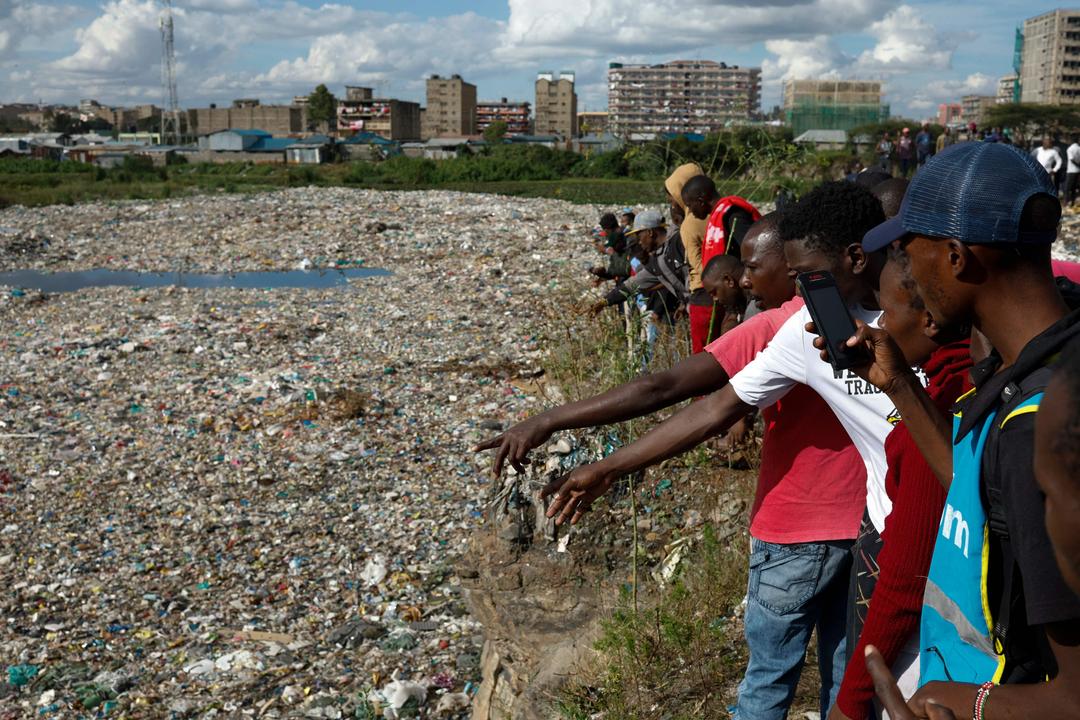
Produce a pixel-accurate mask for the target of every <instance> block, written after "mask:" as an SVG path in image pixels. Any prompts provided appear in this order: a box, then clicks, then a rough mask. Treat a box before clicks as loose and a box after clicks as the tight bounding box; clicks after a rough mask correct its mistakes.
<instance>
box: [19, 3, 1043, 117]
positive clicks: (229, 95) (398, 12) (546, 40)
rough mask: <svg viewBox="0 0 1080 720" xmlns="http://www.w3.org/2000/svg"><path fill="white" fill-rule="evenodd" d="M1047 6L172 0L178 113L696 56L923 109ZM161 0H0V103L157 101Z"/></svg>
mask: <svg viewBox="0 0 1080 720" xmlns="http://www.w3.org/2000/svg"><path fill="white" fill-rule="evenodd" d="M1054 7H1055V6H1052V5H1046V6H1041V5H1039V4H1038V3H1032V2H1021V1H1020V0H983V2H980V3H979V4H977V5H976V4H971V3H957V2H955V0H943V1H940V2H938V1H935V0H931V1H927V2H916V1H914V0H911V1H909V2H904V0H647V1H646V0H502V1H499V0H477V1H475V2H463V1H462V0H418V1H416V2H408V1H407V0H364V1H361V0H337V1H335V2H323V1H322V0H174V11H173V12H174V17H175V28H176V31H175V32H176V57H177V63H178V82H177V86H178V92H179V98H180V104H181V106H182V107H200V106H206V105H207V104H209V103H211V102H215V103H218V104H219V105H221V104H228V103H229V102H230V101H231V100H232V99H234V98H239V97H257V98H260V99H261V100H262V102H263V103H271V102H279V101H286V102H287V101H289V100H290V99H291V98H292V97H293V96H294V95H298V94H308V93H309V92H311V90H312V89H313V88H314V86H315V85H317V84H319V83H325V84H326V85H327V86H328V87H329V88H330V90H331V92H334V93H335V94H338V95H343V94H344V86H345V84H346V83H347V84H350V85H367V86H372V87H374V88H375V90H376V94H377V95H385V96H391V97H398V98H402V99H407V100H417V101H420V102H421V103H422V102H423V100H424V79H425V78H426V77H427V76H429V75H431V74H433V73H437V74H452V73H458V74H460V75H462V76H463V77H464V78H465V79H466V80H467V81H469V82H471V83H473V84H475V85H477V88H478V94H479V96H480V98H481V99H489V98H491V99H498V98H501V97H507V98H510V99H517V100H528V101H530V102H532V100H533V82H534V81H535V78H536V73H537V72H541V71H545V70H553V71H563V70H569V71H573V72H575V73H576V75H577V86H578V88H577V89H578V95H579V108H581V109H589V110H602V109H605V108H606V107H607V81H606V72H607V67H608V63H609V62H647V63H657V62H664V61H667V60H674V59H706V60H715V61H718V62H720V61H722V62H726V63H728V64H736V65H743V66H755V67H761V68H762V77H763V92H762V109H763V110H765V111H768V110H769V109H770V108H771V107H772V106H773V105H776V104H779V102H780V93H781V87H782V83H783V80H784V79H787V78H796V77H797V78H816V77H835V78H860V79H875V80H882V81H884V83H885V89H886V102H888V103H889V104H890V105H891V107H892V112H893V114H894V115H903V116H906V117H912V118H916V119H922V118H925V117H930V116H932V115H934V114H935V113H936V108H937V105H938V104H939V103H941V102H946V101H958V100H959V98H960V96H961V95H964V94H968V93H980V94H994V92H995V91H996V83H997V79H998V78H999V77H1000V76H1002V75H1005V74H1008V73H1009V72H1011V66H1012V55H1013V42H1014V33H1015V30H1016V27H1017V25H1018V24H1020V23H1022V22H1023V20H1024V19H1025V18H1028V17H1032V16H1034V15H1037V14H1040V13H1042V12H1045V11H1048V10H1052V9H1053V8H1054ZM160 8H161V2H160V0H107V1H106V2H101V1H100V0H96V1H95V0H50V1H38V0H0V103H4V102H38V101H43V102H46V103H68V104H74V103H76V102H78V101H79V100H80V99H83V98H93V99H96V100H98V101H100V102H101V103H102V104H106V105H133V104H136V103H142V102H152V103H156V104H159V105H160V104H161V101H162V100H161V99H162V90H161V74H160V73H161V69H160V68H161V38H160V34H159V30H158V23H159V16H160Z"/></svg>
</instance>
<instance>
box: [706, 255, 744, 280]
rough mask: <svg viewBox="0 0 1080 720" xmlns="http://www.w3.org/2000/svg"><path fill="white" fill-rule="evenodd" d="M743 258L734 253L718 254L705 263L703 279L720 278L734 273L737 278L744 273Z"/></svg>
mask: <svg viewBox="0 0 1080 720" xmlns="http://www.w3.org/2000/svg"><path fill="white" fill-rule="evenodd" d="M742 271H743V264H742V260H740V259H739V258H737V257H735V256H734V255H717V256H716V257H714V258H713V259H711V260H709V262H708V263H707V264H706V265H705V269H704V270H702V271H701V279H702V280H704V279H705V278H709V279H710V280H714V279H715V280H719V279H720V278H722V277H723V276H724V275H733V276H735V278H736V279H738V276H740V275H742Z"/></svg>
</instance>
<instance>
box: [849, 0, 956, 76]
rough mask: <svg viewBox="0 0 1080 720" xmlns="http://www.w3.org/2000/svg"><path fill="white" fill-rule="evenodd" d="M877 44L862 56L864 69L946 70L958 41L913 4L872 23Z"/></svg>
mask: <svg viewBox="0 0 1080 720" xmlns="http://www.w3.org/2000/svg"><path fill="white" fill-rule="evenodd" d="M869 32H870V34H871V35H873V36H874V37H875V38H877V43H876V44H875V45H874V47H873V48H872V49H870V50H867V51H866V52H864V53H863V54H862V55H860V56H859V61H858V65H859V68H860V69H861V70H864V71H874V70H877V71H885V72H897V71H902V70H912V69H917V70H927V69H934V70H946V69H948V68H949V67H950V66H951V64H952V56H953V51H954V50H955V49H956V44H955V41H953V40H950V39H948V38H946V37H945V36H943V35H941V34H940V33H938V32H937V30H936V29H935V28H934V27H933V26H932V25H931V24H930V23H928V22H926V20H924V19H923V18H922V17H921V16H920V14H919V12H918V11H917V10H916V9H915V8H913V7H912V6H910V5H901V6H899V7H898V8H896V9H895V10H893V11H891V12H890V13H889V14H888V15H886V16H885V17H884V18H882V19H881V20H878V21H877V22H874V23H872V24H871V25H870V28H869Z"/></svg>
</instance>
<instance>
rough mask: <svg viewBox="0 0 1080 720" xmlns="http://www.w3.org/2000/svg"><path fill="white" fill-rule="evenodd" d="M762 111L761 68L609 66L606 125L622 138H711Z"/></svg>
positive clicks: (689, 63)
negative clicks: (673, 135) (671, 135)
mask: <svg viewBox="0 0 1080 720" xmlns="http://www.w3.org/2000/svg"><path fill="white" fill-rule="evenodd" d="M760 107H761V68H746V67H738V66H736V65H727V64H725V63H717V62H712V61H711V60H673V61H672V62H666V63H661V64H659V65H627V64H623V63H611V64H610V65H609V66H608V124H609V127H610V130H611V132H613V133H614V134H616V135H619V136H623V137H627V136H631V135H642V136H651V135H657V134H664V133H702V134H706V133H710V132H715V131H716V130H719V129H720V128H723V127H726V126H728V125H731V124H738V123H744V122H746V121H747V120H750V119H751V118H753V117H754V116H756V115H757V114H758V112H759V110H760Z"/></svg>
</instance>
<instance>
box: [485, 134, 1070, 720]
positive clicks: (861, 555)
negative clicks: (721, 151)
mask: <svg viewBox="0 0 1080 720" xmlns="http://www.w3.org/2000/svg"><path fill="white" fill-rule="evenodd" d="M993 132H995V131H992V133H993ZM909 136H910V133H909V132H904V133H902V135H901V139H900V141H901V143H903V144H902V145H901V146H900V147H898V148H896V149H895V150H894V149H893V148H890V149H889V150H888V152H887V153H886V152H884V150H883V151H882V153H881V155H880V157H879V159H881V160H882V162H881V164H880V165H879V167H876V168H869V169H861V170H860V169H857V168H853V169H852V170H853V171H852V173H851V174H850V175H849V176H848V178H847V179H846V180H842V181H835V182H826V183H824V184H821V185H819V186H818V187H815V188H814V189H813V190H811V191H809V192H807V193H806V194H805V195H804V196H803V197H801V198H799V199H797V200H796V199H791V198H786V197H785V201H786V202H785V203H783V207H781V208H779V209H778V210H776V211H774V212H771V213H768V214H766V215H762V214H761V213H760V212H759V211H758V209H757V208H755V207H754V205H753V204H751V203H750V202H748V201H747V200H745V199H743V198H741V197H736V196H725V195H723V194H722V193H720V192H719V191H718V189H717V186H716V184H715V183H714V182H713V181H712V180H711V179H710V178H709V177H707V176H706V174H705V173H704V172H703V171H702V169H701V168H700V167H698V166H696V165H692V164H691V165H684V166H682V167H679V168H678V169H676V170H675V172H674V173H672V175H671V176H670V177H669V178H668V179H667V181H666V182H665V184H664V190H665V191H666V194H667V201H668V202H667V207H666V208H665V210H666V213H661V212H659V211H658V210H656V209H646V210H642V211H640V212H636V213H635V212H633V210H632V209H629V208H627V209H625V210H623V211H622V212H621V213H610V214H605V215H604V216H603V217H601V218H600V225H599V227H598V228H597V229H596V231H595V233H594V234H593V240H594V242H595V245H596V247H597V249H598V251H600V252H601V253H603V255H604V257H605V258H606V262H605V263H604V264H603V265H602V266H598V267H595V268H593V269H592V271H591V272H592V275H593V277H594V278H595V281H596V282H597V283H598V284H604V283H609V286H608V287H607V288H606V296H605V297H604V299H603V300H602V301H598V302H597V305H596V308H595V309H596V310H597V311H598V312H599V311H603V309H604V308H606V307H608V306H625V307H627V308H630V309H633V310H634V312H639V313H641V314H642V316H644V317H647V318H649V319H650V320H651V321H653V322H654V323H656V324H658V325H661V326H662V325H663V324H668V325H673V324H678V323H686V324H687V326H688V328H689V334H690V345H689V347H688V348H687V354H686V356H685V359H683V360H681V361H680V362H678V363H677V364H676V365H675V366H674V367H672V368H671V369H669V370H664V371H658V372H652V373H648V372H644V373H643V374H642V375H640V376H639V377H637V378H636V379H634V380H633V381H631V382H629V383H627V384H625V385H621V386H619V387H615V388H612V389H608V390H606V391H605V392H602V393H600V394H598V395H596V396H594V397H591V398H588V399H585V400H582V401H579V402H574V403H568V404H565V405H562V406H559V407H556V408H553V409H551V410H548V411H546V412H543V413H541V414H538V415H535V416H533V417H530V418H529V419H527V420H525V421H523V422H521V423H518V424H517V425H515V426H513V427H511V428H510V429H509V430H507V431H506V432H505V433H503V434H502V435H499V436H498V437H495V438H492V439H491V440H488V441H486V442H484V443H482V444H481V445H480V446H479V447H478V450H494V451H495V456H494V465H493V469H494V472H495V474H496V476H498V475H499V474H501V472H502V470H503V468H504V467H505V466H506V465H507V464H509V465H512V466H513V467H514V468H516V469H517V470H518V471H519V472H524V471H525V465H526V464H527V463H528V462H529V456H530V452H531V451H533V450H534V449H536V448H538V447H540V446H542V445H544V444H545V443H547V442H548V441H549V440H550V439H551V437H552V436H553V434H554V433H557V432H559V431H564V430H572V429H579V428H587V427H597V426H603V425H608V424H612V423H617V422H622V421H625V420H628V419H630V418H635V417H642V416H645V415H648V414H650V413H653V412H655V411H657V410H660V409H662V408H666V407H670V406H674V405H677V404H679V403H682V402H684V401H690V400H692V402H689V404H687V405H685V406H684V407H682V409H680V410H679V411H678V412H676V413H675V414H674V415H672V416H671V417H670V418H669V419H668V420H666V421H664V422H663V423H661V424H659V425H657V426H656V427H655V428H653V429H652V430H651V431H650V432H648V433H647V434H645V435H644V436H642V437H640V438H639V439H637V440H636V441H635V442H633V443H632V444H630V445H627V446H625V447H622V448H620V449H618V450H617V451H615V452H614V453H612V454H611V455H609V456H607V457H605V458H604V459H602V460H600V461H598V462H596V463H593V464H590V465H585V466H582V467H578V468H576V469H575V470H573V471H572V472H570V473H569V474H567V475H565V476H563V477H560V478H558V479H556V480H554V481H553V482H551V484H549V485H548V486H547V487H546V488H545V489H544V490H543V493H542V496H543V497H544V498H545V502H547V503H548V506H547V514H548V517H553V518H556V520H557V522H559V523H563V522H567V521H570V522H574V523H576V522H578V521H579V520H581V518H582V517H583V515H584V514H585V513H587V512H588V511H589V510H590V509H592V506H593V504H594V502H595V501H596V500H597V499H598V498H600V497H601V496H603V495H604V494H605V493H606V492H607V491H608V490H609V489H610V488H611V487H612V486H613V485H614V483H615V482H616V481H617V480H618V479H619V478H620V477H623V476H626V475H629V474H632V473H636V472H639V471H641V470H644V469H645V468H648V467H651V466H654V465H657V464H658V463H660V462H662V461H664V460H665V459H668V458H671V457H673V456H676V455H678V454H680V453H683V452H686V451H688V450H690V449H691V448H693V447H695V446H697V445H699V444H701V443H703V442H706V441H708V440H710V439H711V438H714V437H718V436H723V435H724V434H725V433H728V432H730V431H731V429H732V428H733V427H734V426H736V424H737V423H739V422H740V421H743V420H744V419H746V418H747V417H749V416H750V415H751V414H752V413H754V412H760V414H761V419H762V425H763V427H764V437H763V444H762V449H761V463H760V468H759V470H758V483H757V490H756V495H755V499H754V502H753V506H752V509H751V511H750V517H749V534H750V538H751V542H750V547H749V552H750V555H749V577H748V587H747V605H746V611H745V618H744V621H745V622H744V625H745V636H746V642H747V644H748V647H749V650H750V658H749V664H748V666H747V668H746V672H745V676H744V678H743V681H742V683H741V684H740V686H739V689H738V700H737V702H736V706H735V709H734V715H735V717H737V718H739V719H740V720H773V719H776V720H781V719H782V718H786V717H787V716H788V711H789V709H790V706H791V704H792V702H793V699H794V697H795V693H796V687H797V685H798V683H799V679H800V675H801V672H802V668H803V664H804V662H805V658H806V654H807V648H808V644H809V642H810V640H811V637H812V636H813V635H815V634H816V637H817V658H818V670H819V672H820V678H821V687H820V712H821V717H822V718H828V720H843V719H844V718H850V719H851V720H862V719H864V718H871V717H891V718H893V719H894V720H906V719H907V718H934V719H938V720H940V719H943V718H961V719H963V720H966V719H969V718H973V719H975V720H980V719H982V718H986V719H989V720H1004V719H1005V718H1073V717H1080V595H1078V593H1080V311H1077V310H1076V308H1078V307H1080V286H1077V285H1075V284H1074V283H1073V281H1074V280H1080V268H1078V267H1077V266H1076V265H1074V264H1071V263H1062V262H1058V261H1055V260H1053V259H1052V258H1051V248H1052V246H1053V244H1054V242H1055V240H1056V237H1057V232H1058V227H1059V222H1060V219H1061V216H1062V212H1063V208H1062V202H1063V199H1064V202H1066V203H1068V202H1071V200H1072V195H1070V194H1068V193H1065V192H1063V191H1062V190H1061V189H1060V188H1059V183H1058V179H1057V178H1056V177H1055V176H1054V175H1053V174H1052V173H1054V172H1057V171H1058V170H1060V169H1061V168H1060V167H1058V168H1057V169H1054V167H1053V165H1054V164H1055V163H1051V165H1050V166H1049V167H1048V166H1047V163H1046V162H1045V160H1046V158H1045V153H1038V152H1036V153H1029V152H1026V151H1024V150H1022V149H1020V148H1018V147H1016V146H1015V145H1012V144H1010V143H1007V142H1000V141H993V140H991V139H990V138H989V137H984V138H983V139H982V140H983V141H982V142H979V141H976V140H977V138H972V139H971V140H968V139H965V140H963V141H960V142H955V143H953V142H945V143H943V142H942V138H940V137H938V138H933V137H932V136H930V135H929V133H928V129H927V128H923V129H922V130H921V131H920V133H918V134H917V135H916V136H915V137H914V138H911V139H910V140H905V138H908V137H909ZM998 140H1001V138H1000V137H999V138H998ZM886 141H888V142H889V143H891V142H892V140H891V139H889V138H888V137H885V138H884V139H883V141H882V142H883V143H884V142H886ZM1073 147H1077V159H1078V160H1080V146H1077V145H1076V144H1075V143H1074V145H1073ZM901 148H906V149H904V150H903V154H900V153H901ZM1043 149H1047V148H1046V147H1045V145H1044V147H1043ZM924 151H925V152H924ZM894 154H895V159H896V160H898V163H899V168H898V170H899V177H892V176H891V173H892V171H893V169H894V168H893V166H892V160H893V159H894ZM1066 154H1067V156H1068V158H1069V165H1068V168H1069V174H1071V173H1072V170H1071V168H1072V164H1071V163H1072V147H1070V148H1068V149H1067V151H1066ZM886 159H888V164H886V162H885V160H886ZM1078 172H1080V164H1078ZM912 174H913V175H914V177H913V179H911V180H909V179H908V176H909V175H912ZM665 214H666V216H667V217H665ZM797 277H798V278H799V281H800V282H805V278H808V277H809V278H828V279H829V280H830V281H831V282H833V283H834V285H835V292H837V293H838V294H839V298H840V299H841V302H840V303H839V306H840V307H841V311H842V310H843V306H846V312H847V313H849V314H850V317H851V319H852V320H853V325H852V327H854V328H855V331H854V333H853V334H852V335H851V336H850V338H847V337H844V338H840V339H839V341H838V342H837V341H835V339H834V342H835V345H834V346H832V347H826V344H825V342H826V341H825V340H824V338H823V337H821V336H819V335H818V334H817V331H818V328H817V327H816V326H815V325H814V323H813V322H812V318H811V313H810V309H809V308H808V307H807V306H806V304H805V302H804V300H803V298H801V297H799V296H798V295H797V294H796V278H797ZM841 352H850V353H853V354H854V357H856V358H858V359H857V361H856V362H854V363H853V364H851V365H850V367H843V366H840V367H834V364H835V363H836V360H835V358H836V357H837V356H838V353H841ZM829 358H832V360H833V362H829V361H827V359H829Z"/></svg>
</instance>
